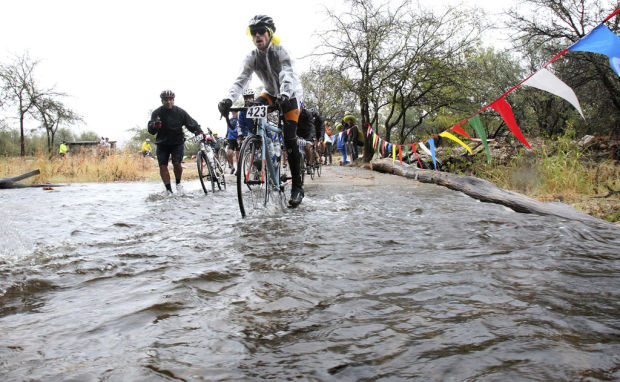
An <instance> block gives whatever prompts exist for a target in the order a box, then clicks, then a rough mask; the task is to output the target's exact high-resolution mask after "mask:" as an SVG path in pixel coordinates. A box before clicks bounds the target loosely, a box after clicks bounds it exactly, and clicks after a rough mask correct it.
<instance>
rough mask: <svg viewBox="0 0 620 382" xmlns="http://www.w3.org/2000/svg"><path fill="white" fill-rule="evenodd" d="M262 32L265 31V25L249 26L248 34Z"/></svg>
mask: <svg viewBox="0 0 620 382" xmlns="http://www.w3.org/2000/svg"><path fill="white" fill-rule="evenodd" d="M257 33H258V34H264V33H267V27H265V26H259V27H250V34H251V35H252V36H254V35H255V34H257Z"/></svg>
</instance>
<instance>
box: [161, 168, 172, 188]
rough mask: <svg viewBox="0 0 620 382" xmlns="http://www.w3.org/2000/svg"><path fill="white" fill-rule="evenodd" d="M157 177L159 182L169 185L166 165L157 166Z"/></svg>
mask: <svg viewBox="0 0 620 382" xmlns="http://www.w3.org/2000/svg"><path fill="white" fill-rule="evenodd" d="M159 175H160V176H161V180H162V181H163V182H164V184H170V173H169V172H168V166H167V165H161V166H159Z"/></svg>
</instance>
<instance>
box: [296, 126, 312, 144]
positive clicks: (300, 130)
mask: <svg viewBox="0 0 620 382" xmlns="http://www.w3.org/2000/svg"><path fill="white" fill-rule="evenodd" d="M297 136H298V137H300V138H303V139H305V140H306V141H309V142H314V138H316V133H315V132H314V126H312V125H305V124H300V125H297Z"/></svg>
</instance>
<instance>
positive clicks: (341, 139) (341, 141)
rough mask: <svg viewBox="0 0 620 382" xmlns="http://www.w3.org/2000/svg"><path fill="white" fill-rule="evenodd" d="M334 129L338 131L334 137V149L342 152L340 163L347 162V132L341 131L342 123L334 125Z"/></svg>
mask: <svg viewBox="0 0 620 382" xmlns="http://www.w3.org/2000/svg"><path fill="white" fill-rule="evenodd" d="M336 130H337V131H338V136H337V137H336V149H338V150H340V152H341V153H342V162H340V164H341V165H343V164H347V163H349V161H347V146H346V145H347V133H345V132H344V131H343V126H342V124H340V123H339V124H338V125H336Z"/></svg>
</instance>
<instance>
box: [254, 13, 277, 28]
mask: <svg viewBox="0 0 620 382" xmlns="http://www.w3.org/2000/svg"><path fill="white" fill-rule="evenodd" d="M248 26H249V27H250V28H252V27H258V26H266V27H267V28H269V29H271V31H272V32H275V31H276V24H275V23H274V22H273V19H272V18H271V17H269V16H266V15H256V16H254V17H252V18H251V19H250V22H249V23H248Z"/></svg>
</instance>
